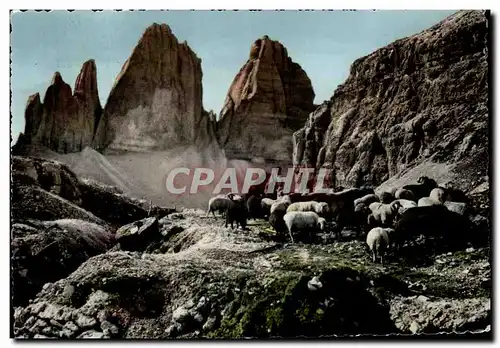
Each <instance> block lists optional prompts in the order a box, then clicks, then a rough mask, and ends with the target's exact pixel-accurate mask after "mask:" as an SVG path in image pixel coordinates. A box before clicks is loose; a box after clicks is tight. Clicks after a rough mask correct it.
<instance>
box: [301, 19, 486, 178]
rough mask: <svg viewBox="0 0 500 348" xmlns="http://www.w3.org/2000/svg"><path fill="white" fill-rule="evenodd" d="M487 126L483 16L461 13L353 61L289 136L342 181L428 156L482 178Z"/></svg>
mask: <svg viewBox="0 0 500 348" xmlns="http://www.w3.org/2000/svg"><path fill="white" fill-rule="evenodd" d="M488 127H489V125H488V17H487V14H486V13H485V12H483V11H461V12H458V13H456V14H454V15H452V16H450V17H448V18H446V19H445V20H443V21H442V22H440V23H438V24H436V25H435V26H433V27H431V28H429V29H427V30H425V31H423V32H421V33H419V34H416V35H413V36H411V37H408V38H405V39H401V40H398V41H395V42H394V43H392V44H390V45H388V46H386V47H383V48H381V49H379V50H377V51H375V52H373V53H372V54H370V55H368V56H366V57H363V58H360V59H358V60H356V61H355V62H354V63H353V64H352V66H351V71H350V75H349V77H348V79H347V80H346V81H345V83H344V84H342V85H340V86H339V87H338V88H337V90H336V91H335V93H334V95H333V97H332V98H331V99H330V100H329V101H327V102H325V103H324V104H322V105H321V106H320V107H319V108H318V109H316V110H315V111H314V112H313V113H311V114H310V116H309V118H308V120H307V122H306V124H305V126H304V128H302V129H300V130H299V131H297V132H296V133H295V134H294V140H293V143H294V154H293V160H294V164H295V165H297V166H298V165H301V166H307V167H315V168H320V167H328V168H333V169H334V178H333V180H334V183H335V184H336V185H342V186H352V185H360V184H362V183H372V184H375V185H377V184H379V183H381V182H383V181H384V180H386V179H388V178H389V177H392V176H394V175H396V174H399V173H401V172H403V171H405V170H407V169H409V168H412V167H414V166H415V165H417V164H419V163H421V162H423V161H426V160H429V161H434V162H446V163H461V164H464V163H470V167H471V168H472V167H474V168H476V170H475V171H474V173H473V174H474V175H476V174H478V175H482V176H485V175H488V172H487V170H488V169H487V168H488V146H489V145H488V132H489V128H488ZM427 174H430V175H432V173H427Z"/></svg>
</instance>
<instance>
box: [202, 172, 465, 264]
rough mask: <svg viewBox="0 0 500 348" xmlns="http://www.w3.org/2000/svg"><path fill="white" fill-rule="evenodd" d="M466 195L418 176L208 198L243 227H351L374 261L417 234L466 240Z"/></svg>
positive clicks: (308, 230)
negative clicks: (380, 185) (252, 223)
mask: <svg viewBox="0 0 500 348" xmlns="http://www.w3.org/2000/svg"><path fill="white" fill-rule="evenodd" d="M469 204H470V200H469V199H468V197H467V196H466V195H465V194H464V193H463V192H462V191H460V190H457V189H454V188H453V187H452V186H451V185H450V184H446V185H443V186H438V184H437V183H436V181H435V180H433V179H430V178H428V177H425V176H422V177H420V178H419V179H418V181H417V184H412V185H405V186H403V187H402V188H397V189H393V190H391V192H382V193H379V194H375V192H374V189H373V187H367V186H363V187H360V188H350V189H344V190H342V191H338V192H336V191H335V190H333V189H331V190H329V192H327V193H307V194H300V193H290V194H288V195H284V194H283V193H282V191H280V190H278V192H277V193H275V194H274V197H273V195H266V196H265V195H264V194H262V193H261V194H248V195H245V196H243V197H242V196H239V195H236V194H233V193H230V194H227V195H219V196H216V197H213V198H211V199H210V201H209V203H208V214H210V213H212V214H213V215H214V216H215V212H216V211H217V212H220V213H222V214H223V215H225V218H226V227H227V226H228V224H230V225H231V228H233V222H236V226H238V225H239V226H240V227H241V228H246V225H247V219H268V221H269V222H270V224H271V226H272V227H273V228H274V229H275V230H276V232H277V233H279V234H281V235H286V234H288V235H289V237H290V239H291V241H292V243H293V242H294V235H295V236H302V237H304V236H309V237H310V236H311V235H312V234H313V233H314V232H317V231H325V230H327V228H328V229H329V230H331V231H333V232H334V233H335V234H336V236H337V238H338V239H340V238H341V231H342V229H344V228H346V227H350V228H352V229H354V230H356V231H357V234H356V236H357V237H360V236H362V237H363V238H366V243H367V245H368V247H369V249H370V251H371V253H372V256H373V261H374V262H377V261H378V260H380V262H381V263H383V260H384V255H385V253H386V251H387V250H388V249H389V248H393V249H394V250H395V251H396V252H397V251H399V250H400V248H401V246H403V244H404V243H405V242H408V241H411V240H413V239H415V238H416V237H417V236H420V235H424V236H426V237H430V238H433V239H435V240H439V241H440V242H442V243H444V245H446V246H452V245H455V246H457V245H460V246H463V245H464V243H467V242H468V241H470V238H468V237H470V236H472V235H473V233H472V228H473V224H472V223H471V220H470V219H469V215H470V214H469V213H470V206H469Z"/></svg>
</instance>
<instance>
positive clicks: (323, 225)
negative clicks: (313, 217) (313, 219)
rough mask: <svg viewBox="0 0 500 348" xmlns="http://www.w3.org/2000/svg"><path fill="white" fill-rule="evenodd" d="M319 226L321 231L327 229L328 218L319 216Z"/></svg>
mask: <svg viewBox="0 0 500 348" xmlns="http://www.w3.org/2000/svg"><path fill="white" fill-rule="evenodd" d="M318 227H319V229H320V230H321V231H324V230H325V229H326V220H325V219H324V218H321V217H320V218H319V219H318Z"/></svg>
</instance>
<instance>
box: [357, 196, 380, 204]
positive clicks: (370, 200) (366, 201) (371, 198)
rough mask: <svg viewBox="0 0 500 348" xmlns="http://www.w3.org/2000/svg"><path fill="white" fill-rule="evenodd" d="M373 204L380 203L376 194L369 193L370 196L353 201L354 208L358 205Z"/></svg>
mask: <svg viewBox="0 0 500 348" xmlns="http://www.w3.org/2000/svg"><path fill="white" fill-rule="evenodd" d="M373 202H380V199H379V198H378V196H377V195H376V194H374V193H370V194H368V195H365V196H363V197H361V198H358V199H355V200H354V206H355V207H356V206H357V205H358V204H360V203H363V204H366V205H369V204H371V203H373Z"/></svg>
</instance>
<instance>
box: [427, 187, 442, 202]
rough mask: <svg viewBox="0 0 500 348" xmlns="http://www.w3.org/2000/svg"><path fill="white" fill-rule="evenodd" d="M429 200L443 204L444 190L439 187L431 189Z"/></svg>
mask: <svg viewBox="0 0 500 348" xmlns="http://www.w3.org/2000/svg"><path fill="white" fill-rule="evenodd" d="M429 198H430V199H432V200H434V201H436V202H439V203H444V201H445V200H446V193H445V190H443V189H442V188H440V187H436V188H434V189H432V191H431V193H429Z"/></svg>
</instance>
